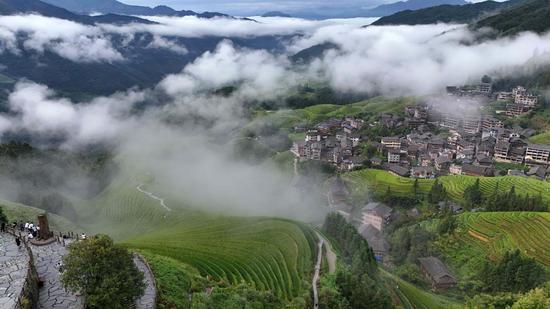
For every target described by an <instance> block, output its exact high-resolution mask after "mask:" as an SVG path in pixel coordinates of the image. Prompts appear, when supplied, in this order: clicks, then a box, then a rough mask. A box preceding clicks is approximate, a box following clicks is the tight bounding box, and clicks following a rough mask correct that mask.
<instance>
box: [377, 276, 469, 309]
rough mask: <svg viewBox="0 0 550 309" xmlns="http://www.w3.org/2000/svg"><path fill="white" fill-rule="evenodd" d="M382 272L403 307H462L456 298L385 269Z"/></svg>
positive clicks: (444, 308) (389, 289) (434, 308)
mask: <svg viewBox="0 0 550 309" xmlns="http://www.w3.org/2000/svg"><path fill="white" fill-rule="evenodd" d="M380 274H381V276H382V278H383V279H384V282H385V283H386V286H387V288H388V291H389V293H390V295H392V297H393V298H394V299H395V300H396V301H397V302H398V303H399V304H400V307H402V308H407V309H409V308H411V309H412V308H425V309H436V308H441V309H447V308H462V307H463V306H462V304H461V303H460V302H458V301H457V300H455V299H451V298H449V297H446V296H443V295H438V294H435V293H432V292H429V291H425V290H423V289H421V288H419V287H417V286H415V285H414V284H411V283H409V282H407V281H405V280H403V279H401V278H399V277H397V276H395V275H394V274H391V273H389V272H387V271H385V270H384V269H381V270H380Z"/></svg>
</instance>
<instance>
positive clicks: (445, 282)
mask: <svg viewBox="0 0 550 309" xmlns="http://www.w3.org/2000/svg"><path fill="white" fill-rule="evenodd" d="M418 261H419V262H420V269H421V270H422V272H423V273H424V275H425V276H426V278H427V279H428V280H429V281H430V283H431V285H432V289H434V290H435V289H448V288H452V287H455V286H456V284H457V281H456V278H455V277H454V276H453V275H452V274H451V272H450V271H449V269H448V268H447V266H445V264H443V262H441V260H440V259H438V258H436V257H434V256H429V257H425V258H419V259H418Z"/></svg>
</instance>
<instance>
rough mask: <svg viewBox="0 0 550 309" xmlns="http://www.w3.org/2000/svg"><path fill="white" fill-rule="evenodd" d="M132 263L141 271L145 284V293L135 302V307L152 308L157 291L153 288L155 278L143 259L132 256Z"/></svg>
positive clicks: (139, 308)
mask: <svg viewBox="0 0 550 309" xmlns="http://www.w3.org/2000/svg"><path fill="white" fill-rule="evenodd" d="M134 264H136V266H137V268H138V269H139V270H141V272H143V275H144V276H145V284H146V287H145V293H144V294H143V296H142V297H141V298H140V299H138V301H137V302H136V309H154V308H155V295H156V292H157V291H156V289H155V278H154V277H153V274H152V273H151V272H150V271H149V268H148V267H147V265H145V263H143V261H142V260H141V259H139V258H138V257H137V256H134Z"/></svg>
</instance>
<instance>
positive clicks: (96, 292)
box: [62, 235, 145, 309]
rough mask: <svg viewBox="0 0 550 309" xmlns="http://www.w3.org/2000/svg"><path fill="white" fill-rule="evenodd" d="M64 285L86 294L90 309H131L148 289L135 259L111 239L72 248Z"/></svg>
mask: <svg viewBox="0 0 550 309" xmlns="http://www.w3.org/2000/svg"><path fill="white" fill-rule="evenodd" d="M62 282H63V285H64V286H65V288H67V289H68V290H70V291H72V292H75V293H77V292H78V293H82V295H83V296H84V299H85V301H86V308H90V309H93V308H97V309H100V308H112V309H119V308H120V309H125V308H128V306H129V305H131V304H134V302H135V300H136V299H137V298H139V297H140V296H141V295H142V294H143V292H144V289H145V283H144V282H143V273H142V272H141V271H139V270H138V269H137V267H136V266H135V265H134V262H133V261H132V255H131V254H130V253H129V252H128V250H127V249H125V248H122V247H119V246H116V245H115V244H114V243H113V240H112V239H111V238H110V237H109V236H107V235H96V236H93V237H90V238H88V239H86V240H83V241H78V242H75V243H72V244H71V245H69V253H68V254H67V255H66V256H64V257H63V274H62Z"/></svg>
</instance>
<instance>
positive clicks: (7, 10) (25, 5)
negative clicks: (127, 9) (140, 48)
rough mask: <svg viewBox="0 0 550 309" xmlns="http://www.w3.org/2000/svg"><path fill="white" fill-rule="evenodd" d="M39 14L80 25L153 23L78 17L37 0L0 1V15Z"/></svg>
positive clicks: (117, 17)
mask: <svg viewBox="0 0 550 309" xmlns="http://www.w3.org/2000/svg"><path fill="white" fill-rule="evenodd" d="M23 13H25V14H30V13H33V14H40V15H42V16H46V17H55V18H60V19H65V20H70V21H74V22H77V23H81V24H87V25H91V24H95V23H116V24H124V23H146V24H152V23H153V22H151V21H149V20H145V19H142V18H138V17H133V16H123V15H116V14H107V15H97V16H88V15H80V14H75V13H73V12H70V11H68V10H66V9H63V8H60V7H57V6H54V5H51V4H48V3H45V2H42V1H38V0H24V1H21V0H0V15H14V14H23Z"/></svg>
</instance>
